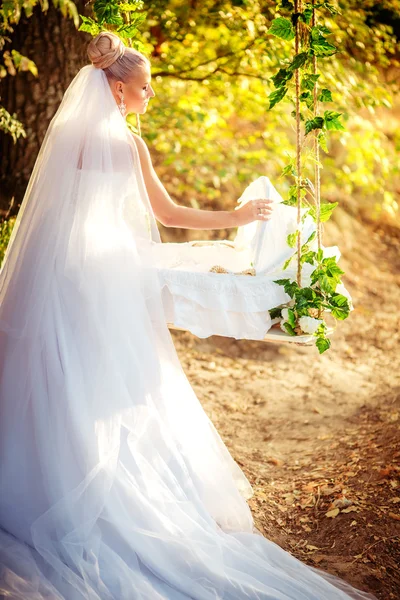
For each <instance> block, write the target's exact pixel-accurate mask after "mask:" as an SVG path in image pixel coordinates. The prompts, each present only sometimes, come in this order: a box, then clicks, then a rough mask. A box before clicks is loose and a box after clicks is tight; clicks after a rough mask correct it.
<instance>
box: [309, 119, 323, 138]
mask: <svg viewBox="0 0 400 600" xmlns="http://www.w3.org/2000/svg"><path fill="white" fill-rule="evenodd" d="M323 126H324V119H323V118H322V117H314V118H313V119H309V120H308V121H306V135H307V134H308V133H310V131H312V130H313V129H322V127H323Z"/></svg>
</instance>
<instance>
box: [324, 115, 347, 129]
mask: <svg viewBox="0 0 400 600" xmlns="http://www.w3.org/2000/svg"><path fill="white" fill-rule="evenodd" d="M341 116H342V114H341V113H338V112H335V111H333V110H326V111H325V112H324V124H325V127H326V129H328V130H331V131H340V130H343V129H344V127H343V125H342V123H341V122H340V120H339V117H341Z"/></svg>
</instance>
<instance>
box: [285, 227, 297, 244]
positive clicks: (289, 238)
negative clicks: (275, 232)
mask: <svg viewBox="0 0 400 600" xmlns="http://www.w3.org/2000/svg"><path fill="white" fill-rule="evenodd" d="M298 235H299V232H298V231H295V232H294V233H289V235H288V236H287V238H286V243H287V245H288V246H290V247H291V248H294V247H295V246H296V240H297V238H298Z"/></svg>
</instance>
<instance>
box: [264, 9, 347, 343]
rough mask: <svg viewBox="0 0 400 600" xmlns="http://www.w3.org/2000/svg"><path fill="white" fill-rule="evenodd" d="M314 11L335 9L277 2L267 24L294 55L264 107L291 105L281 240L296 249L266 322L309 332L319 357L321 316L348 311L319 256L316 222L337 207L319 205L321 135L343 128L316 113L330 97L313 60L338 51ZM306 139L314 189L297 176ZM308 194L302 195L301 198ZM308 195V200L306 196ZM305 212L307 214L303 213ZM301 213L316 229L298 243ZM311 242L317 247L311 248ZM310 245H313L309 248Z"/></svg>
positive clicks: (334, 272)
mask: <svg viewBox="0 0 400 600" xmlns="http://www.w3.org/2000/svg"><path fill="white" fill-rule="evenodd" d="M317 11H328V13H329V14H331V15H334V14H336V13H337V12H338V11H337V8H336V7H335V6H333V5H332V4H330V3H329V2H315V0H313V1H312V2H311V3H304V4H303V2H302V0H295V1H294V2H290V1H289V0H283V1H282V2H281V3H280V5H279V6H278V16H277V17H276V18H275V19H274V20H273V21H272V24H271V27H270V29H269V31H268V33H270V34H272V35H274V36H276V37H279V38H281V39H283V40H287V41H291V40H294V51H295V54H294V57H293V59H292V60H291V62H290V63H289V64H288V65H286V66H284V67H283V68H280V69H279V71H278V72H277V73H276V75H274V76H273V77H272V78H271V79H272V82H273V84H274V87H275V90H274V91H273V92H272V93H271V94H270V96H269V109H272V108H273V107H274V106H275V105H276V104H278V102H281V101H282V100H283V98H285V97H287V98H290V99H291V100H292V102H293V103H294V106H295V109H294V111H293V112H292V116H293V117H294V119H295V121H296V156H295V157H294V158H293V159H292V160H291V161H290V163H289V164H288V165H286V166H285V168H284V169H283V171H282V175H290V176H292V177H293V179H294V184H293V185H292V186H291V187H290V189H289V197H288V199H287V200H285V201H284V204H287V205H289V206H297V229H296V231H295V232H294V233H291V234H289V235H288V237H287V243H288V245H289V246H290V247H291V248H295V247H296V251H295V253H294V254H293V256H291V257H290V258H289V259H288V260H287V261H286V263H285V264H284V266H283V269H284V270H285V269H287V267H288V266H289V264H290V263H291V261H292V260H294V259H296V260H297V277H296V280H292V279H290V278H287V279H277V280H276V281H275V283H277V284H279V285H282V286H283V287H284V290H285V292H286V293H287V294H288V295H289V296H290V298H291V300H290V302H288V303H287V304H285V305H281V306H279V307H276V308H274V309H272V310H270V314H271V317H272V318H279V319H280V323H281V328H282V329H283V330H284V331H286V332H287V333H288V334H289V335H292V336H295V335H299V334H303V333H312V334H313V335H314V336H315V337H316V346H317V348H318V350H319V352H320V353H322V352H325V351H326V350H327V349H328V348H329V347H330V345H331V343H330V339H329V338H328V336H327V334H328V332H329V328H328V325H327V323H326V321H325V318H324V314H325V313H330V314H331V315H332V316H333V317H334V318H335V319H337V320H343V319H346V318H347V317H348V315H349V312H350V310H351V307H350V303H349V300H348V298H347V297H345V296H344V295H342V294H340V293H338V292H337V291H336V289H337V286H338V285H339V284H341V283H342V282H341V276H342V275H343V274H344V272H343V271H342V269H341V268H340V267H339V266H338V264H337V260H336V258H335V257H326V258H324V254H323V250H322V248H321V223H323V222H325V221H327V220H328V219H329V218H330V216H331V214H332V212H333V210H334V209H335V208H336V206H337V204H338V203H337V202H335V203H321V198H320V169H321V163H320V158H319V150H320V148H322V150H323V151H324V152H328V149H327V141H326V134H327V132H328V131H339V130H343V129H344V127H343V124H342V123H341V120H340V117H341V116H342V115H341V114H340V113H338V112H335V111H332V110H325V111H323V112H321V111H320V110H319V103H321V105H323V103H325V102H332V93H331V91H330V90H329V89H327V88H322V89H319V86H318V80H319V78H320V74H319V73H318V60H320V59H321V60H324V59H326V58H328V57H330V56H333V55H334V54H336V52H337V51H338V50H337V48H336V46H335V45H334V44H332V43H331V42H330V41H329V39H328V36H329V34H330V31H329V29H328V28H327V27H326V26H325V25H321V24H319V23H318V22H317ZM310 140H311V142H312V147H313V150H312V154H313V157H312V158H313V161H314V165H315V167H314V177H315V187H314V186H313V185H312V183H311V182H310V180H309V179H308V178H304V177H302V165H301V158H302V152H303V150H304V147H305V145H306V144H307V143H308V142H309V141H310ZM307 196H308V197H307ZM310 196H311V200H312V201H311V202H310V200H309V197H310ZM302 208H306V209H307V210H305V211H304V210H303V211H302ZM307 215H310V216H311V217H312V218H313V220H314V221H315V223H316V231H314V232H313V233H312V234H311V235H310V236H309V238H308V239H307V240H306V241H305V242H302V240H301V224H302V223H304V220H305V218H306V217H307ZM315 238H317V249H316V250H315V249H312V247H311V244H312V242H313V241H314V240H315ZM314 245H315V244H314ZM304 263H308V264H310V265H312V266H313V267H315V268H314V270H313V271H312V272H311V276H310V285H309V286H306V287H302V281H301V279H302V266H303V264H304Z"/></svg>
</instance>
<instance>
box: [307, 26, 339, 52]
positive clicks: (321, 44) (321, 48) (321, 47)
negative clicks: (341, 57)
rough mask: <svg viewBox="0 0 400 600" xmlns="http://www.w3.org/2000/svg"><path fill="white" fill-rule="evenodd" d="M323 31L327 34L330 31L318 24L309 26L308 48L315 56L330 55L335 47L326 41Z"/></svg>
mask: <svg viewBox="0 0 400 600" xmlns="http://www.w3.org/2000/svg"><path fill="white" fill-rule="evenodd" d="M323 33H325V34H329V33H330V31H329V29H326V28H325V27H322V26H320V25H319V26H318V25H317V26H315V27H312V28H311V39H310V48H311V50H312V51H313V53H314V54H315V55H316V56H332V55H333V54H336V52H337V48H336V46H334V45H333V44H330V43H329V42H328V40H327V39H326V38H325V37H324V35H323Z"/></svg>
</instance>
